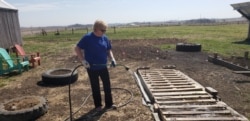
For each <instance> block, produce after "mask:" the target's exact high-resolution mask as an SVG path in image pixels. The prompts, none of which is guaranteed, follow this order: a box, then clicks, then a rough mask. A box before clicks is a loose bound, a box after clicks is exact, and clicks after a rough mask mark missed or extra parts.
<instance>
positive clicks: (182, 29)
mask: <svg viewBox="0 0 250 121" xmlns="http://www.w3.org/2000/svg"><path fill="white" fill-rule="evenodd" d="M89 31H91V30H89ZM86 32H87V31H86V30H85V29H82V30H75V31H74V34H72V31H71V29H68V30H65V31H60V35H59V36H55V35H54V33H48V35H47V36H42V35H38V34H34V35H28V36H24V37H23V40H24V43H25V49H26V50H28V51H29V50H30V51H32V50H37V51H40V52H44V51H46V52H50V51H57V50H58V49H57V48H68V47H69V46H73V45H74V44H75V43H76V42H77V41H79V39H80V38H81V37H82V36H83V35H84V34H85V33H86ZM247 33H248V24H227V25H214V26H198V25H196V26H187V25H181V26H162V27H131V28H119V27H116V32H114V29H113V28H109V29H108V31H107V33H106V34H107V36H108V37H109V39H110V40H122V39H130V40H134V39H152V40H153V39H162V38H178V39H185V40H186V41H187V42H189V43H200V44H201V45H202V51H205V52H208V53H214V52H217V53H219V54H220V55H223V56H228V57H229V56H231V55H235V56H242V55H243V54H244V52H245V51H250V48H249V45H248V44H236V43H234V42H240V41H243V40H245V39H246V38H247ZM55 43H56V45H55ZM30 45H32V46H30ZM45 46H46V47H48V49H46V48H44V47H45ZM161 48H162V49H167V50H168V49H175V45H174V44H171V45H169V44H166V45H161Z"/></svg>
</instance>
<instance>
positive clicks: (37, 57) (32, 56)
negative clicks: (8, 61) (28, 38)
mask: <svg viewBox="0 0 250 121" xmlns="http://www.w3.org/2000/svg"><path fill="white" fill-rule="evenodd" d="M15 48H16V55H17V56H22V57H23V58H26V57H28V56H30V58H29V62H30V63H31V64H32V65H31V67H35V62H37V64H38V65H41V62H40V59H41V57H40V54H39V52H37V53H35V54H26V53H25V51H24V49H23V47H22V46H20V45H18V44H15Z"/></svg>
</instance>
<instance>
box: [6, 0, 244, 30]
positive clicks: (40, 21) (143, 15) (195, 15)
mask: <svg viewBox="0 0 250 121" xmlns="http://www.w3.org/2000/svg"><path fill="white" fill-rule="evenodd" d="M5 1H6V2H7V3H9V4H11V5H12V6H14V7H16V8H17V9H18V15H19V22H20V25H21V27H43V26H67V25H72V24H93V23H94V21H95V20H97V19H101V20H104V21H105V22H107V23H130V22H153V21H171V20H188V19H199V18H211V19H213V18H236V17H241V14H240V13H238V12H237V11H236V10H234V9H233V7H232V6H231V4H235V3H242V2H249V1H247V0H5Z"/></svg>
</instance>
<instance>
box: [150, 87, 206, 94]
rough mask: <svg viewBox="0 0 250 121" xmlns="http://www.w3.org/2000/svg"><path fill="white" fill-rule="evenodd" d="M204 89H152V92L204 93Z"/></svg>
mask: <svg viewBox="0 0 250 121" xmlns="http://www.w3.org/2000/svg"><path fill="white" fill-rule="evenodd" d="M202 90H203V88H185V89H151V92H153V93H154V92H183V91H202Z"/></svg>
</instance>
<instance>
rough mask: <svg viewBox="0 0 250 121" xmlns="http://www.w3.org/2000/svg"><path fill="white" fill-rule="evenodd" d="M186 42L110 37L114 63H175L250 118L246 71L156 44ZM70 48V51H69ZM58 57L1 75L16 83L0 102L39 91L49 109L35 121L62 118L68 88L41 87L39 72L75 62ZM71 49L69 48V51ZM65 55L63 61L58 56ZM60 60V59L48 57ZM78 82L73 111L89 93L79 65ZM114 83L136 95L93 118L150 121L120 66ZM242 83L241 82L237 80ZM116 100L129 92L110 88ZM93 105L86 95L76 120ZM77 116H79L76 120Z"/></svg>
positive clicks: (69, 57) (71, 57)
mask: <svg viewBox="0 0 250 121" xmlns="http://www.w3.org/2000/svg"><path fill="white" fill-rule="evenodd" d="M184 41H185V40H178V39H174V38H171V39H156V40H115V41H112V44H113V51H114V55H115V57H116V59H117V62H118V63H120V64H124V65H127V66H129V67H130V70H133V71H135V70H136V68H138V67H141V66H149V67H151V68H161V67H162V66H164V65H175V66H176V69H178V70H180V71H182V72H183V73H185V74H186V75H188V76H189V77H191V78H193V79H194V80H195V81H197V82H199V83H200V84H201V85H203V86H204V87H205V86H210V87H213V88H214V89H216V90H217V91H218V92H219V96H220V97H221V99H222V100H223V102H225V103H227V104H228V105H229V106H230V107H232V108H233V109H235V110H236V111H238V112H239V113H240V114H243V115H245V116H247V118H250V104H249V102H250V94H249V92H250V88H249V87H250V78H249V77H248V76H245V75H241V74H235V73H233V72H232V70H230V69H227V68H225V67H222V66H218V65H214V64H212V63H209V62H208V61H207V56H208V54H207V53H204V52H177V51H175V50H170V51H162V50H160V49H159V48H157V45H161V44H165V43H172V44H175V43H178V42H184ZM69 51H73V48H72V50H69ZM63 53H64V52H62V53H61V54H58V55H49V56H46V53H41V55H44V56H43V58H42V65H41V66H37V67H36V68H33V69H31V70H29V71H28V72H24V73H22V74H21V75H15V76H14V77H0V78H1V80H2V79H6V78H13V80H14V81H11V82H9V83H8V85H6V86H4V87H2V88H0V95H1V97H0V100H1V102H2V101H5V100H9V99H12V98H15V97H20V96H28V95H39V96H44V97H46V98H47V100H48V105H49V109H48V112H47V113H46V114H45V115H43V116H42V117H40V118H39V119H37V121H63V120H64V119H66V118H67V117H68V116H69V105H68V87H67V86H47V85H41V84H40V83H41V82H42V81H41V79H42V78H41V74H42V73H43V72H45V71H47V70H49V69H52V68H73V67H76V66H77V65H79V63H78V62H76V61H77V60H76V57H75V55H74V54H68V55H65V54H63ZM69 53H73V52H69ZM61 55H63V56H64V57H63V59H62V57H61ZM56 58H60V60H59V61H51V60H56ZM78 74H79V77H78V80H77V81H76V82H75V83H73V84H72V85H71V89H72V107H73V111H75V110H77V109H78V108H79V106H80V105H81V104H82V102H83V100H84V99H85V97H87V96H88V95H89V93H90V92H91V91H90V84H89V82H88V78H87V74H86V71H85V70H84V69H83V68H79V69H78ZM110 76H111V80H112V87H122V88H125V89H129V90H130V91H132V92H133V94H134V99H133V101H131V102H130V103H129V104H128V105H126V106H124V107H121V108H118V110H115V111H109V112H106V113H104V114H103V115H102V116H101V117H99V118H98V119H95V120H100V121H152V120H153V117H152V114H151V111H150V110H149V108H148V107H146V106H144V105H143V104H142V96H141V93H140V90H139V89H138V86H137V85H136V82H135V81H134V80H133V79H132V78H131V76H130V74H129V73H128V72H127V71H126V70H125V69H124V68H123V67H116V68H111V69H110ZM239 82H244V83H239ZM113 97H114V102H115V104H117V105H122V104H123V103H124V102H125V101H126V100H128V99H129V97H130V95H129V94H128V93H127V92H124V91H122V90H113ZM93 107H94V105H93V100H92V98H90V99H89V100H88V101H87V102H86V104H85V105H84V106H83V108H82V109H81V110H79V112H78V113H77V114H75V115H74V117H75V118H78V119H79V117H82V116H83V115H84V114H85V113H87V112H88V111H90V110H91V109H92V108H93ZM79 120H80V119H79Z"/></svg>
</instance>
